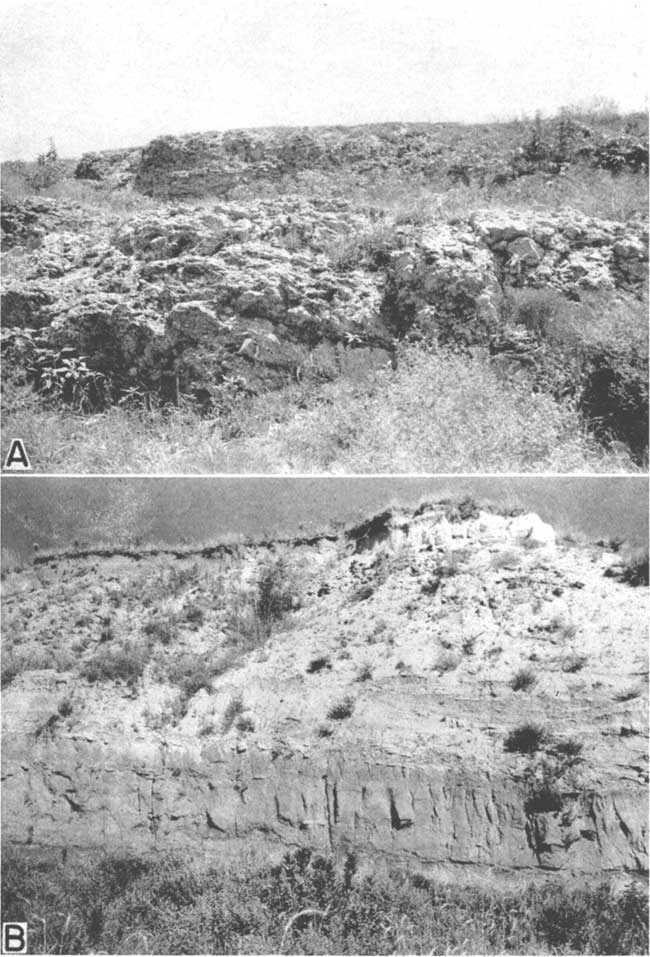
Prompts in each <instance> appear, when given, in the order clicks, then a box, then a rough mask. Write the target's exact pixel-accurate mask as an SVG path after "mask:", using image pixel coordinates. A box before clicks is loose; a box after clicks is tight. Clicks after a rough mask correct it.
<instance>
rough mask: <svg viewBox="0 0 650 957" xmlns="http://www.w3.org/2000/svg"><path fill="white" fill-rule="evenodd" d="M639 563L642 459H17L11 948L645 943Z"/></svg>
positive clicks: (586, 948)
mask: <svg viewBox="0 0 650 957" xmlns="http://www.w3.org/2000/svg"><path fill="white" fill-rule="evenodd" d="M647 586H648V480H647V478H645V477H618V478H607V477H575V478H552V477H547V478H538V477H530V478H523V477H522V478H498V477H494V478H465V477H458V478H453V477H446V478H428V479H427V478H411V479H407V478H399V479H398V478H393V479H391V478H327V479H316V478H309V479H300V478H266V479H262V478H260V479H255V478H246V479H244V478H192V479H188V478H148V479H143V478H82V479H75V478H45V477H44V478H39V477H36V476H34V477H22V476H21V477H3V479H2V720H3V725H2V938H3V939H2V945H3V948H2V949H3V952H4V953H34V954H35V953H50V954H52V953H54V954H87V953H121V954H155V953H160V954H191V953H195V954H221V953H251V954H257V953H259V954H263V953H266V954H274V953H277V954H281V953H282V954H294V953H295V954H299V953H300V954H301V953H305V954H318V953H322V954H327V953H329V954H392V953H440V954H443V953H456V954H461V953H467V954H500V953H513V954H528V953H530V954H541V953H553V954H643V953H647V951H648V903H647V901H648V898H647V875H648V856H647V828H648V738H647V719H648V590H647Z"/></svg>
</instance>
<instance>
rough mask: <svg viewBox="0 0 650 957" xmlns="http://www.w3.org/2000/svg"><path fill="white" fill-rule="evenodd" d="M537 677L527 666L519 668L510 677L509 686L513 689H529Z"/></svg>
mask: <svg viewBox="0 0 650 957" xmlns="http://www.w3.org/2000/svg"><path fill="white" fill-rule="evenodd" d="M536 681H537V678H536V677H535V675H534V674H533V672H532V671H530V669H528V668H521V669H520V670H519V671H518V672H517V673H516V674H515V675H513V676H512V678H511V679H510V687H511V688H512V690H513V691H529V690H530V688H532V686H533V685H534V684H535V682H536Z"/></svg>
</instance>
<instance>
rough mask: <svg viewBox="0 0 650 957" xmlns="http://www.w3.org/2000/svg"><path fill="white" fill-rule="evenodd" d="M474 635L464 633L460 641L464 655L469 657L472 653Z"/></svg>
mask: <svg viewBox="0 0 650 957" xmlns="http://www.w3.org/2000/svg"><path fill="white" fill-rule="evenodd" d="M476 637H477V636H476V635H466V636H465V637H464V638H463V640H462V642H461V645H460V647H461V649H462V652H463V654H464V655H467V656H468V657H470V656H471V655H473V654H474V646H475V645H476Z"/></svg>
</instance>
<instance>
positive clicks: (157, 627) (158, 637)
mask: <svg viewBox="0 0 650 957" xmlns="http://www.w3.org/2000/svg"><path fill="white" fill-rule="evenodd" d="M142 630H143V631H144V633H145V635H146V636H147V637H148V638H150V639H151V640H152V641H157V642H159V643H160V644H161V645H169V644H171V643H172V642H173V641H175V640H176V638H177V636H178V620H177V616H176V615H175V614H174V613H173V612H166V613H165V614H164V615H161V614H160V612H154V613H153V614H152V615H151V617H150V618H149V620H148V621H147V622H146V623H145V626H144V628H143V629H142Z"/></svg>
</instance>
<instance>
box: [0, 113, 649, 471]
mask: <svg viewBox="0 0 650 957" xmlns="http://www.w3.org/2000/svg"><path fill="white" fill-rule="evenodd" d="M242 135H243V134H242ZM365 135H370V136H372V137H375V139H377V141H378V142H380V143H381V144H383V145H382V147H381V148H382V149H384V148H385V149H386V150H388V151H389V152H388V155H389V157H390V162H388V163H386V164H384V165H385V166H387V168H385V169H382V166H381V164H380V163H377V162H376V161H375V159H371V161H370V162H369V164H368V166H367V169H363V168H362V167H359V168H357V166H358V163H357V166H355V161H354V159H351V160H350V162H349V163H347V164H346V163H343V165H341V163H340V157H339V158H338V159H337V158H336V157H333V158H330V160H328V158H327V150H325V152H324V153H322V155H321V154H318V151H316V153H314V156H316V159H313V162H312V160H309V162H307V161H305V164H304V165H303V166H302V167H297V168H295V169H293V168H291V169H289V170H288V172H287V174H286V175H285V176H281V177H279V178H278V177H275V178H273V179H269V180H268V181H267V180H265V179H264V178H258V177H257V176H254V177H252V178H250V179H249V180H248V181H244V182H241V183H240V184H238V185H236V186H234V187H233V189H232V190H231V195H230V196H229V197H228V198H229V199H231V200H235V201H237V202H239V203H241V204H242V206H243V208H244V209H245V207H246V204H247V203H249V202H251V203H253V202H257V201H262V200H264V199H268V198H273V197H278V196H290V197H300V196H303V197H306V198H309V199H312V198H313V197H328V198H330V197H332V196H334V197H340V198H341V199H344V200H345V201H346V202H348V203H350V204H351V210H353V211H354V216H353V217H352V219H354V220H355V222H354V223H352V221H351V224H350V228H349V231H348V232H347V233H341V234H337V235H336V237H335V238H334V239H331V240H330V241H328V242H326V243H325V244H324V246H323V247H322V249H321V248H320V247H318V249H319V255H323V254H324V255H325V259H326V261H328V262H329V264H330V265H331V267H332V268H333V269H334V270H335V271H336V274H337V275H346V274H348V275H349V274H350V273H351V272H352V271H353V270H357V269H359V270H362V271H364V272H366V273H370V274H375V273H377V272H381V270H382V269H384V268H385V266H386V263H387V262H388V259H389V256H390V254H391V252H392V251H394V250H395V249H398V248H399V247H400V244H401V243H403V242H405V236H409V237H410V240H411V241H412V240H413V239H414V238H415V239H416V240H417V230H418V229H419V228H421V227H423V226H425V225H427V224H429V225H430V224H434V223H447V224H449V223H458V222H460V221H465V220H467V219H468V217H469V216H470V214H471V213H473V212H475V211H476V210H477V209H479V208H487V209H491V210H499V209H502V210H503V209H508V210H524V211H526V210H527V211H530V210H534V211H536V212H537V213H540V214H541V213H543V212H544V211H549V212H557V211H559V210H566V209H569V210H573V211H575V212H576V214H581V213H582V214H586V215H589V216H597V217H601V218H604V219H610V220H616V221H619V222H623V223H625V222H631V221H633V222H636V223H637V224H638V221H639V219H643V218H644V217H645V216H646V210H647V202H648V178H647V169H648V145H647V118H646V117H645V116H642V115H634V116H629V117H621V116H620V115H619V114H618V112H617V111H616V109H615V108H614V106H613V105H612V104H611V103H607V102H605V101H603V102H600V103H596V104H592V105H591V107H588V108H584V109H577V108H573V109H570V110H563V111H561V112H560V114H558V116H556V117H551V118H547V119H542V118H541V117H539V116H538V117H536V118H535V120H534V121H520V122H516V123H509V124H495V125H493V126H475V127H469V126H468V127H463V126H458V125H453V124H448V125H444V124H442V125H439V126H435V125H426V124H422V125H417V124H413V125H412V127H410V128H409V129H408V130H401V131H398V130H397V129H396V128H394V125H390V124H388V125H386V126H377V127H368V128H367V129H366V128H363V129H361V128H360V133H359V136H360V137H361V141H363V136H365ZM286 136H287V137H288V139H289V140H291V137H290V136H289V134H286ZM300 136H303V138H304V137H305V136H306V138H307V140H308V139H309V134H308V133H307V134H302V133H301V134H298V133H296V134H295V137H298V138H300ZM295 137H294V139H295ZM398 141H399V142H398ZM396 144H398V145H396ZM288 145H289V146H290V145H291V144H290V143H289V144H288ZM233 148H234V147H233ZM148 149H149V148H148ZM154 152H155V151H154ZM289 152H290V151H289ZM152 155H153V154H152ZM100 160H101V162H100ZM335 160H336V162H335ZM310 162H312V166H310V165H309V163H310ZM391 164H393V165H392V166H391ZM106 169H108V170H109V171H110V162H109V159H108V158H104V159H101V157H100V158H99V159H98V158H95V159H94V160H93V159H92V157H86V158H84V159H83V160H82V162H81V163H79V165H78V167H77V169H76V172H75V175H74V177H73V176H72V166H71V164H70V163H69V162H68V161H66V162H62V161H61V160H60V159H59V157H58V155H57V153H56V148H55V147H54V145H53V144H51V145H50V148H49V150H48V151H47V152H46V153H44V154H43V155H42V156H40V157H39V158H38V160H37V162H36V163H35V164H22V165H21V164H16V163H14V164H5V168H4V173H3V184H2V192H3V198H4V199H5V200H7V199H12V198H13V199H18V200H19V199H20V198H21V197H24V196H33V195H38V196H50V197H54V198H55V199H61V200H72V201H74V202H76V203H80V204H81V212H80V213H79V216H80V219H79V222H78V224H77V227H75V222H76V220H75V219H74V216H72V219H70V221H69V222H67V221H66V224H65V229H68V230H71V231H72V232H74V229H75V228H80V226H81V225H83V221H84V217H85V218H86V220H90V221H92V220H93V217H94V216H95V215H101V216H104V215H106V216H107V217H108V220H107V222H108V221H110V223H112V224H113V225H114V227H115V228H119V224H120V223H121V222H123V221H125V220H126V218H127V217H128V216H132V215H133V213H134V212H137V211H141V210H150V211H152V210H153V211H155V210H156V209H162V208H163V206H164V203H162V202H161V201H157V200H153V199H151V198H150V197H148V196H143V195H141V194H139V193H137V192H135V191H134V190H133V189H132V188H131V187H125V185H124V183H122V184H121V186H120V187H119V188H116V187H115V184H111V181H110V178H108V177H109V174H108V173H106ZM88 177H90V178H88ZM215 198H216V197H210V196H204V197H201V198H197V199H196V200H193V201H192V202H193V207H194V208H195V209H197V210H200V209H202V208H203V209H207V208H209V207H210V204H211V203H214V200H215ZM66 208H67V207H66ZM357 214H358V215H357ZM75 215H77V214H76V213H75ZM290 218H291V217H289V219H290ZM357 220H358V222H357ZM362 220H363V222H365V224H366V225H365V226H363V227H362V226H360V225H359V222H361V221H362ZM283 228H284V227H283ZM414 230H415V232H414ZM276 238H277V237H276ZM38 241H39V240H38V238H36V239H34V242H38ZM275 241H276V240H275V239H274V242H275ZM277 241H278V242H280V243H281V245H283V246H284V248H285V249H286V250H288V251H289V252H290V253H291V254H295V253H297V254H299V253H300V252H301V250H303V249H304V250H305V251H308V250H309V249H310V242H311V240H310V238H309V236H305V235H303V233H302V232H301V230H300V229H299V228H297V227H296V226H295V225H294V226H292V225H291V224H289V225H287V226H286V229H285V231H284V232H283V235H282V236H281V237H280V238H279V239H277ZM147 255H149V253H147ZM16 257H17V258H16V262H15V263H14V268H16V269H17V270H18V273H19V274H20V269H21V268H22V266H21V265H20V262H19V260H20V255H18V254H16ZM52 268H53V269H56V268H65V267H57V266H53V267H52ZM188 268H191V264H190V267H188ZM202 268H203V267H202ZM646 269H647V267H646ZM53 275H56V272H55V273H53ZM164 281H166V280H164ZM646 285H647V282H646V277H641V278H640V280H639V282H638V288H637V287H636V286H635V287H634V291H633V292H631V291H630V290H628V291H627V292H623V291H622V290H620V289H616V290H610V289H607V288H602V289H600V290H599V291H593V290H591V291H590V290H589V289H580V291H579V293H577V292H572V293H571V295H566V294H563V293H561V292H560V291H558V290H557V289H555V288H552V287H550V286H547V287H544V286H542V287H539V286H537V287H535V288H527V287H523V288H522V286H521V285H516V284H513V282H512V279H511V278H510V279H508V280H504V281H503V282H502V284H501V288H500V289H499V290H498V291H497V292H496V295H497V298H498V301H497V302H496V307H497V312H498V317H499V321H498V323H497V325H496V327H493V328H490V329H489V330H487V332H485V330H483V331H484V332H485V334H484V335H482V338H480V341H479V339H476V341H474V339H471V336H472V335H475V334H474V333H472V332H471V330H470V329H469V325H472V324H468V323H467V304H466V303H465V302H464V300H463V296H464V295H465V293H464V292H463V291H461V292H462V294H459V297H458V304H457V305H458V309H457V315H456V316H451V317H449V316H447V317H446V319H445V326H444V328H443V327H442V326H441V325H440V322H441V320H440V318H437V319H436V320H435V323H434V326H433V327H432V328H431V329H423V328H421V327H420V326H419V325H418V323H413V322H412V317H411V316H410V314H409V313H408V308H407V312H406V314H404V315H402V313H401V312H399V309H398V310H397V311H396V313H395V315H390V314H389V313H390V310H389V309H388V308H387V307H388V306H389V305H390V301H389V300H390V296H389V297H388V298H387V299H386V302H385V303H384V305H382V310H383V312H384V315H383V321H384V322H385V324H386V327H387V330H388V333H387V337H386V342H384V343H383V344H382V347H383V348H387V349H388V352H387V367H386V369H385V370H381V371H379V372H377V368H376V362H373V363H371V361H370V360H369V359H368V360H367V367H366V368H364V366H363V361H364V360H360V361H359V362H356V363H351V364H350V368H349V369H346V368H340V367H339V368H334V367H332V368H329V367H326V365H324V366H322V367H320V366H318V364H317V363H316V364H315V365H314V368H313V369H310V370H305V369H303V368H302V367H301V366H297V367H296V369H295V370H294V372H293V373H291V372H290V371H287V372H286V373H277V372H273V373H272V374H271V373H269V374H268V376H267V381H265V379H264V371H263V369H262V370H260V367H256V357H257V351H255V354H254V355H253V353H251V358H250V362H249V365H250V366H251V367H252V368H251V380H252V382H248V383H247V382H244V381H243V379H242V377H241V376H237V375H229V374H228V373H227V370H226V371H225V372H224V371H223V370H222V374H221V379H220V378H219V375H216V373H215V375H216V378H215V379H214V382H213V383H212V385H211V387H210V388H209V389H208V390H207V392H206V389H195V390H192V389H187V390H186V391H183V389H182V388H181V390H180V391H179V387H178V376H177V381H176V386H175V392H174V394H173V395H170V394H168V393H166V392H165V389H164V388H163V380H165V381H167V380H166V379H165V377H164V375H162V374H159V375H157V376H156V375H148V374H145V373H144V372H141V373H139V376H140V377H139V378H136V379H133V375H135V373H134V371H133V369H131V368H128V369H127V368H124V369H122V372H121V373H120V375H117V374H116V372H115V370H112V371H110V370H108V371H107V370H106V369H105V368H100V367H99V366H98V365H97V358H96V357H93V356H89V355H86V354H82V350H80V349H76V348H74V347H72V346H70V344H69V343H68V344H66V343H64V342H63V340H61V342H58V340H57V342H53V341H50V340H48V339H47V338H46V337H44V335H43V330H41V329H36V328H32V327H30V326H29V324H24V325H22V326H21V327H18V326H16V327H9V328H5V329H4V330H3V339H2V354H3V360H4V381H3V390H4V391H3V411H4V418H5V427H6V429H7V430H10V431H11V432H12V434H15V435H20V436H21V437H22V438H23V439H24V441H25V442H26V443H27V446H28V448H29V450H30V452H31V455H32V459H33V462H34V464H35V465H36V467H37V468H38V469H46V470H51V471H83V472H86V471H99V472H102V471H115V470H118V469H119V470H120V471H152V472H153V471H169V472H174V471H183V472H187V471H195V472H206V471H211V472H214V471H224V472H241V471H272V472H291V471H313V470H321V469H326V470H332V471H337V470H346V471H347V470H354V471H365V470H368V471H376V470H386V469H388V470H389V471H412V470H426V471H450V470H458V471H492V470H494V471H500V470H503V471H506V470H515V471H529V470H534V471H541V470H557V471H569V470H574V469H576V470H584V471H601V470H607V471H610V470H611V471H634V470H635V469H638V468H645V467H646V466H647V435H648V432H647V429H648V341H647V328H646V327H647V322H646V316H647V292H646ZM387 288H388V291H389V292H390V284H388V286H387ZM9 295H11V292H10V293H9ZM175 295H178V293H175ZM186 295H187V296H190V293H189V291H187V290H186ZM408 295H409V290H406V293H405V296H406V298H407V300H408ZM491 295H492V293H491ZM190 298H191V296H190ZM172 301H173V298H172ZM398 305H399V304H398ZM407 307H408V302H407ZM433 311H434V312H435V309H434V310H433ZM436 323H437V324H436ZM474 325H476V326H478V325H479V324H478V323H477V324H474ZM472 328H473V326H472ZM513 328H514V329H515V332H516V334H517V336H518V339H517V342H518V345H516V347H513V346H512V343H508V342H504V335H505V334H506V333H507V334H508V335H509V334H510V331H511V330H512V329H513ZM443 333H444V334H443ZM391 335H392V336H393V337H394V338H393V339H392V341H389V340H390V336H391ZM468 336H469V337H470V338H468ZM267 338H268V337H267ZM270 338H271V339H274V334H270ZM290 338H291V337H290ZM349 338H350V342H349V346H350V348H349V349H348V350H347V351H348V353H349V354H350V355H351V356H352V357H354V352H355V349H354V347H355V346H356V345H360V344H363V342H362V341H361V340H362V339H363V336H362V337H361V338H360V340H359V342H356V341H355V337H354V336H350V337H349ZM357 338H358V337H357ZM505 338H507V335H505ZM404 340H410V342H411V343H412V348H410V347H407V348H405V342H404ZM524 340H525V349H524V350H523V351H522V350H521V349H520V348H519V347H520V346H521V343H522V342H524ZM275 341H276V342H277V341H278V340H277V338H276V339H275ZM478 347H480V351H479V352H477V348H478ZM247 348H250V349H253V348H254V349H255V350H258V349H259V343H258V344H256V343H255V342H254V341H253V339H248V340H245V341H244V342H243V344H242V345H241V348H240V350H239V353H241V352H242V350H244V351H246V349H247ZM518 349H519V352H517V350H518ZM109 351H110V350H109ZM239 353H238V354H239ZM515 353H517V354H516V355H515ZM389 354H390V356H391V357H392V363H389V362H388V355H389ZM173 358H174V357H170V356H166V357H162V356H161V357H160V362H161V363H163V364H164V363H169V362H172V359H173ZM215 361H216V360H215ZM224 368H225V367H224ZM154 371H155V370H154ZM158 371H160V370H158ZM127 373H128V374H127ZM283 376H284V377H283ZM165 388H166V387H165ZM207 393H209V395H208V394H207ZM423 396H424V401H422V400H423Z"/></svg>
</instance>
